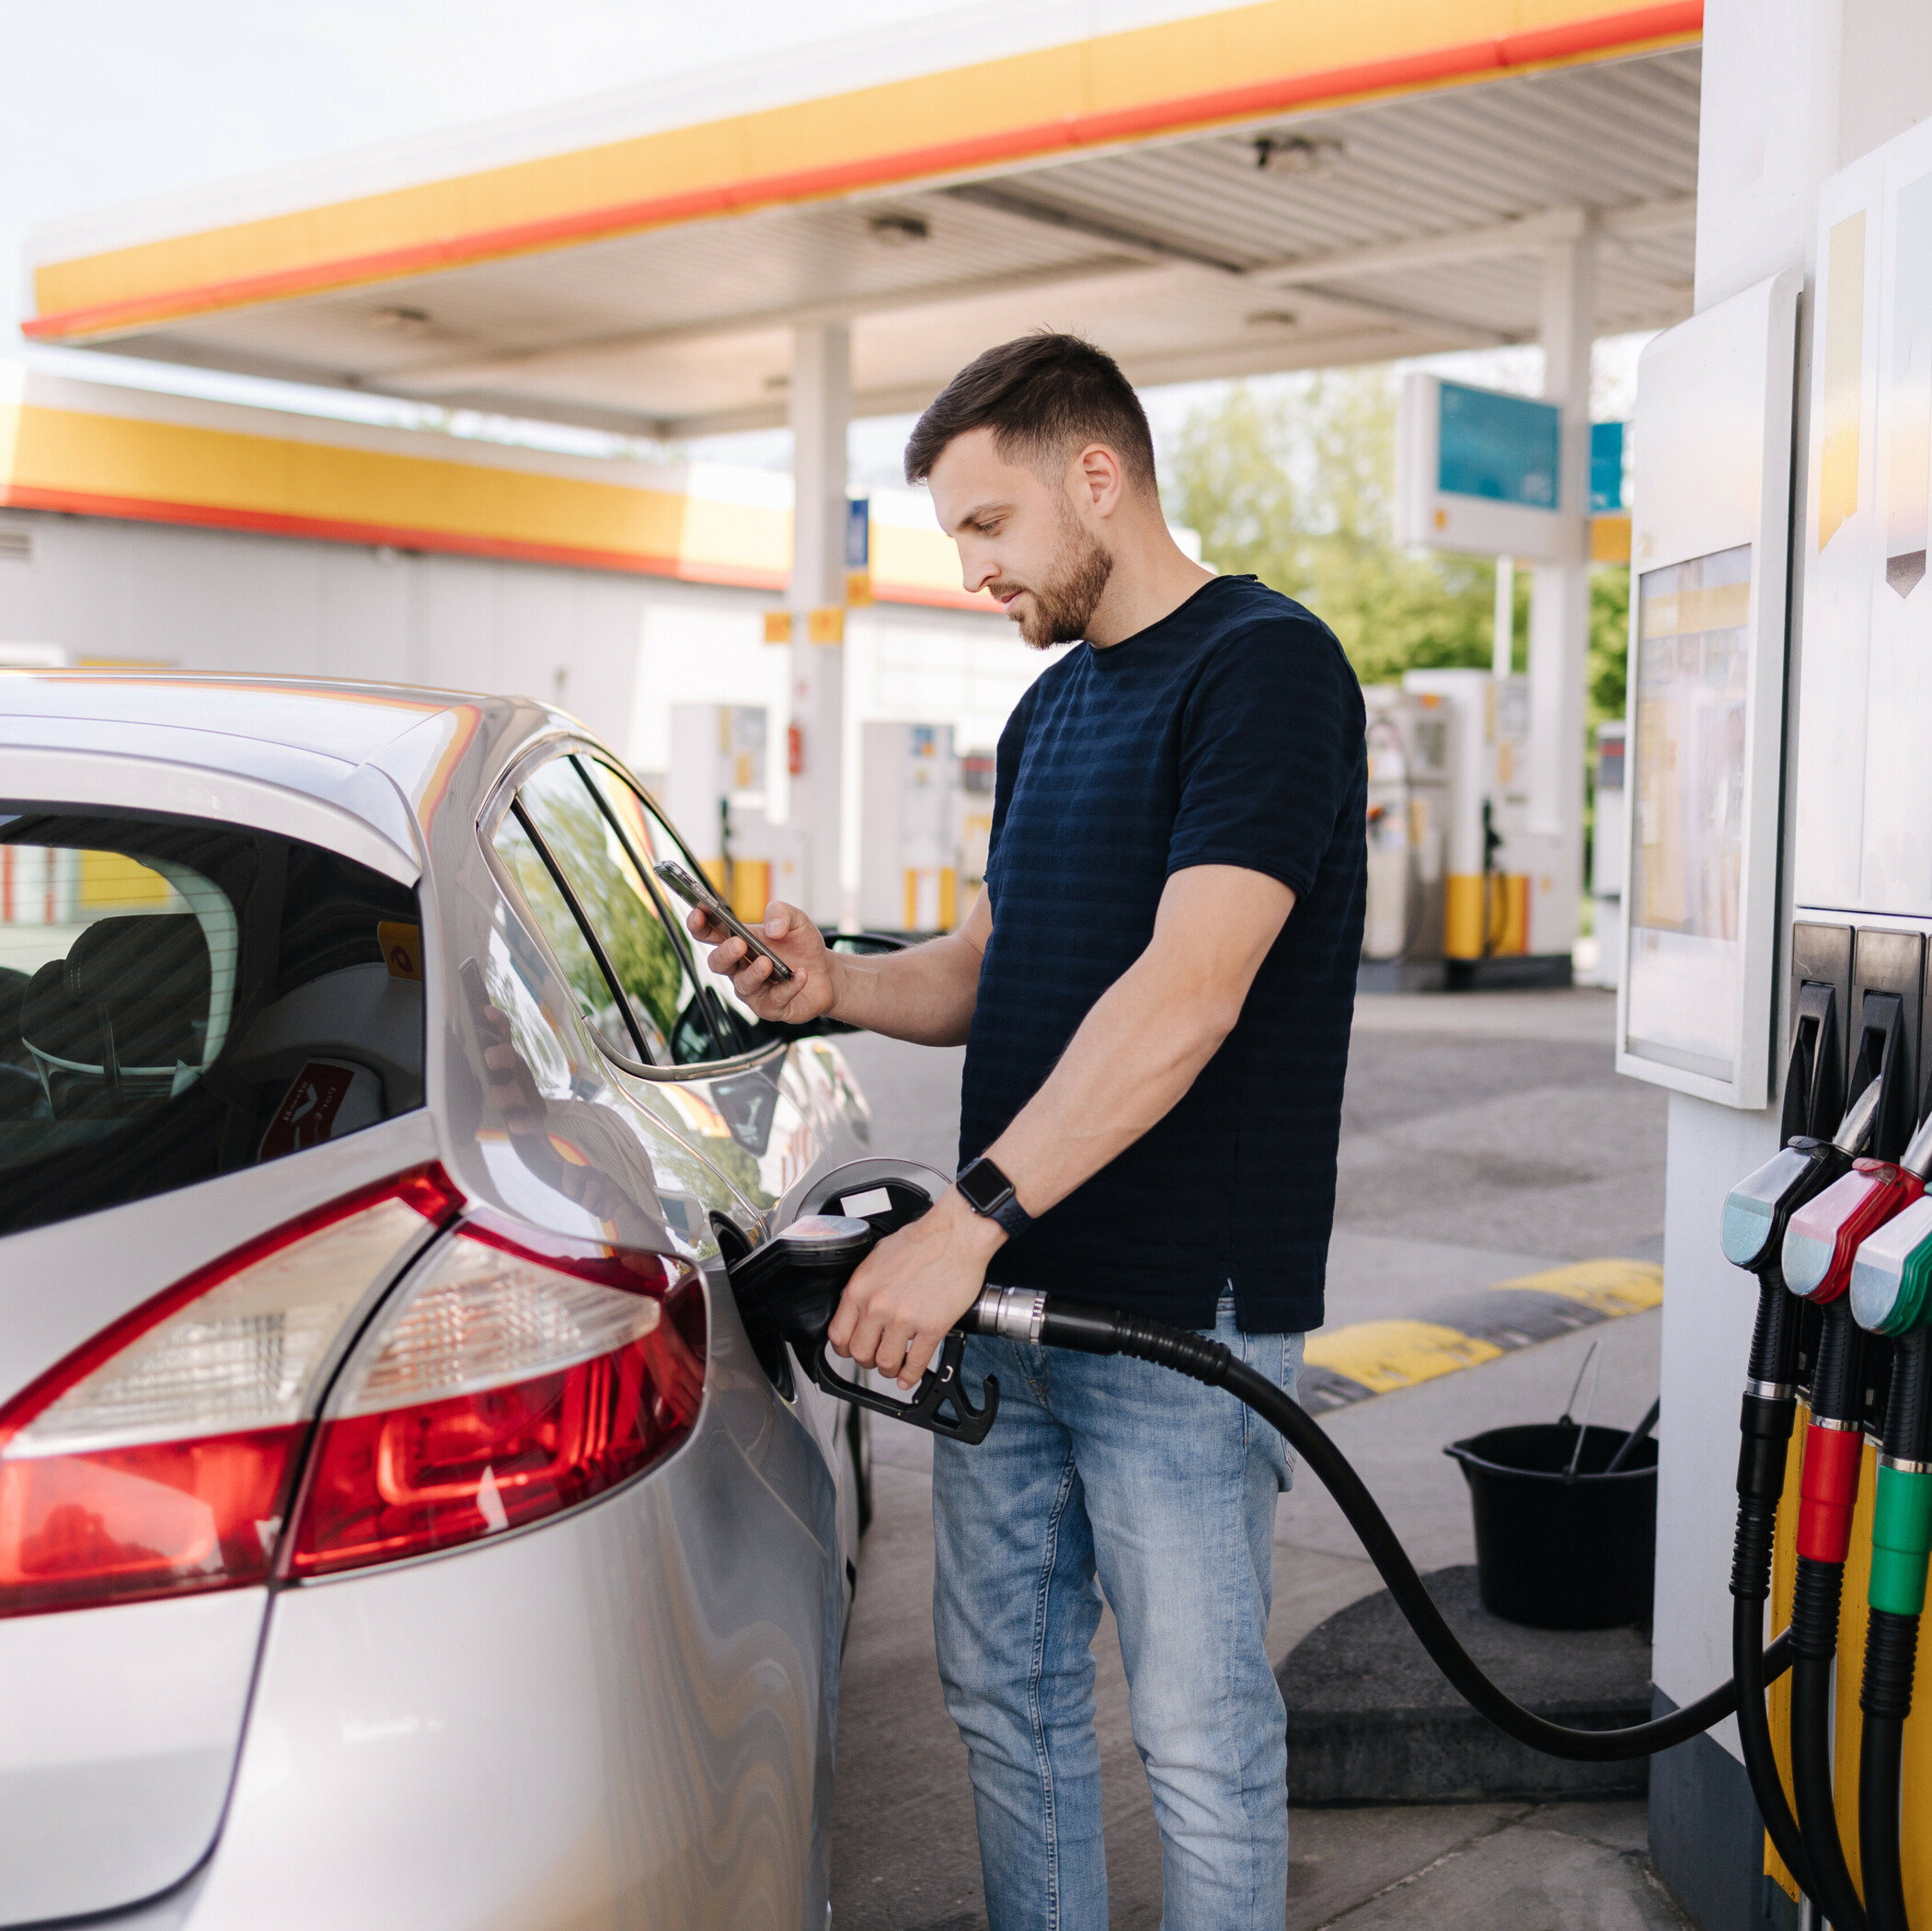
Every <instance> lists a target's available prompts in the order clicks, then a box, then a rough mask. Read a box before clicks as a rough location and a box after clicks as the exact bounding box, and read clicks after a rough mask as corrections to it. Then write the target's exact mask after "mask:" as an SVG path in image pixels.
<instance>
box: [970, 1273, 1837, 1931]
mask: <svg viewBox="0 0 1932 1931" xmlns="http://www.w3.org/2000/svg"><path fill="white" fill-rule="evenodd" d="M960 1327H961V1328H963V1329H964V1330H965V1331H966V1332H967V1333H968V1334H980V1335H987V1336H997V1337H1002V1338H1004V1339H1009V1340H1024V1341H1031V1342H1035V1343H1038V1344H1039V1345H1041V1346H1043V1347H1049V1348H1069V1349H1073V1350H1075V1351H1078V1352H1080V1353H1083V1354H1126V1355H1132V1356H1133V1357H1134V1358H1135V1359H1136V1360H1139V1361H1145V1362H1155V1363H1156V1364H1157V1365H1158V1366H1160V1367H1163V1368H1171V1369H1173V1370H1174V1371H1175V1372H1176V1373H1177V1374H1186V1375H1189V1376H1190V1377H1191V1378H1192V1379H1193V1380H1195V1381H1198V1382H1201V1383H1202V1384H1203V1385H1206V1386H1208V1387H1211V1388H1225V1389H1226V1390H1227V1391H1228V1392H1229V1393H1230V1394H1231V1395H1233V1396H1234V1397H1235V1398H1236V1400H1238V1401H1240V1402H1242V1403H1243V1404H1245V1405H1246V1406H1247V1407H1248V1408H1250V1409H1252V1410H1253V1411H1254V1413H1256V1414H1257V1415H1259V1417H1260V1418H1261V1419H1262V1420H1264V1421H1266V1422H1268V1423H1269V1424H1270V1425H1271V1427H1273V1428H1275V1429H1276V1430H1278V1431H1280V1432H1281V1434H1282V1437H1283V1438H1284V1439H1285V1440H1286V1441H1287V1443H1288V1445H1289V1446H1290V1447H1291V1448H1293V1449H1294V1451H1295V1453H1296V1454H1299V1455H1300V1456H1301V1458H1302V1459H1303V1460H1304V1461H1305V1463H1306V1464H1307V1465H1308V1466H1309V1467H1310V1468H1312V1469H1313V1470H1314V1471H1315V1473H1316V1475H1317V1477H1319V1478H1320V1480H1321V1482H1322V1484H1323V1486H1324V1487H1326V1488H1327V1489H1328V1493H1329V1494H1330V1495H1332V1496H1333V1497H1334V1498H1335V1500H1336V1501H1337V1502H1338V1503H1339V1504H1340V1508H1341V1512H1342V1513H1343V1514H1344V1515H1345V1516H1347V1517H1348V1520H1349V1526H1350V1527H1351V1528H1352V1529H1353V1530H1354V1531H1355V1533H1356V1534H1357V1535H1358V1536H1360V1537H1361V1539H1362V1545H1363V1547H1364V1548H1365V1549H1366V1550H1367V1551H1368V1555H1369V1559H1370V1560H1371V1561H1372V1562H1374V1565H1375V1568H1376V1569H1378V1570H1379V1571H1380V1572H1381V1576H1382V1580H1384V1581H1385V1582H1386V1584H1387V1585H1388V1592H1389V1594H1390V1595H1391V1596H1392V1597H1393V1598H1394V1599H1395V1603H1396V1606H1397V1608H1398V1609H1400V1610H1401V1612H1402V1614H1403V1615H1404V1617H1405V1618H1406V1619H1407V1620H1408V1623H1409V1627H1410V1628H1411V1629H1413V1630H1414V1631H1415V1633H1416V1636H1417V1638H1418V1639H1419V1640H1420V1643H1421V1645H1422V1647H1423V1649H1426V1650H1427V1651H1428V1652H1429V1656H1430V1660H1431V1661H1432V1662H1433V1663H1434V1664H1435V1666H1436V1667H1437V1669H1439V1670H1440V1671H1442V1672H1443V1675H1444V1676H1445V1677H1446V1678H1447V1679H1448V1680H1449V1683H1450V1684H1451V1685H1452V1686H1453V1687H1454V1688H1455V1691H1456V1693H1457V1695H1460V1696H1461V1697H1462V1698H1463V1700H1464V1701H1465V1702H1466V1703H1467V1704H1468V1705H1469V1706H1470V1707H1472V1708H1473V1709H1476V1710H1477V1711H1478V1712H1480V1714H1481V1715H1483V1716H1485V1717H1487V1718H1489V1721H1490V1722H1491V1723H1493V1724H1494V1725H1495V1726H1496V1727H1497V1729H1498V1730H1501V1731H1502V1732H1503V1734H1504V1735H1505V1736H1508V1737H1512V1738H1514V1739H1515V1741H1517V1742H1519V1743H1524V1744H1527V1745H1528V1746H1529V1748H1530V1749H1532V1750H1535V1751H1540V1752H1541V1753H1543V1754H1544V1755H1546V1756H1554V1757H1564V1758H1568V1759H1570V1761H1571V1762H1575V1763H1586V1764H1605V1763H1623V1762H1626V1761H1627V1760H1628V1759H1630V1758H1632V1757H1641V1756H1650V1755H1653V1754H1654V1753H1656V1752H1658V1751H1660V1750H1668V1749H1670V1748H1671V1747H1672V1746H1673V1744H1677V1743H1685V1742H1688V1741H1690V1739H1691V1738H1693V1737H1695V1736H1699V1735H1701V1734H1702V1733H1703V1732H1704V1731H1705V1730H1708V1729H1709V1728H1710V1727H1711V1725H1712V1724H1714V1723H1718V1722H1721V1721H1722V1720H1723V1718H1726V1717H1728V1716H1730V1715H1731V1712H1732V1711H1733V1710H1734V1709H1735V1708H1736V1707H1737V1695H1736V1685H1735V1683H1734V1682H1732V1683H1727V1684H1722V1685H1720V1686H1719V1688H1717V1689H1715V1690H1712V1691H1711V1692H1710V1694H1709V1695H1706V1696H1700V1697H1699V1698H1698V1699H1697V1701H1696V1702H1695V1703H1691V1704H1686V1705H1685V1707H1683V1708H1682V1709H1679V1710H1673V1712H1672V1713H1671V1714H1670V1715H1669V1716H1668V1717H1660V1718H1656V1719H1655V1720H1654V1721H1652V1722H1650V1723H1639V1724H1636V1725H1634V1726H1632V1727H1631V1728H1629V1729H1627V1730H1572V1729H1570V1727H1569V1726H1568V1725H1566V1724H1561V1723H1552V1722H1551V1721H1550V1720H1549V1719H1548V1718H1547V1717H1539V1716H1537V1715H1536V1713H1535V1711H1534V1710H1527V1709H1524V1707H1523V1706H1522V1705H1521V1704H1520V1703H1518V1702H1517V1701H1516V1700H1515V1699H1514V1698H1513V1697H1512V1696H1510V1695H1506V1694H1505V1693H1504V1692H1503V1691H1502V1690H1501V1689H1499V1688H1498V1687H1497V1685H1496V1684H1493V1683H1491V1682H1490V1681H1489V1678H1488V1677H1487V1676H1486V1675H1484V1674H1483V1672H1482V1671H1481V1670H1480V1669H1479V1668H1478V1666H1477V1664H1476V1661H1475V1660H1474V1659H1473V1658H1472V1657H1471V1656H1470V1655H1469V1652H1468V1651H1467V1650H1466V1649H1464V1648H1463V1646H1462V1644H1461V1643H1460V1642H1459V1641H1458V1640H1457V1638H1456V1635H1455V1631H1454V1630H1453V1629H1451V1628H1450V1626H1449V1625H1448V1624H1447V1623H1446V1622H1444V1621H1443V1613H1442V1611H1441V1610H1439V1609H1438V1608H1437V1607H1436V1605H1435V1601H1434V1598H1433V1597H1432V1596H1431V1595H1430V1593H1429V1591H1428V1590H1427V1589H1426V1588H1425V1587H1424V1586H1423V1582H1422V1579H1421V1577H1420V1576H1419V1575H1418V1574H1417V1573H1416V1569H1415V1565H1414V1564H1413V1563H1412V1562H1410V1561H1409V1554H1408V1551H1407V1550H1405V1549H1404V1548H1403V1546H1402V1545H1401V1543H1400V1542H1398V1541H1397V1539H1396V1532H1395V1531H1394V1530H1393V1529H1392V1528H1391V1527H1390V1526H1389V1523H1388V1518H1387V1517H1386V1516H1385V1515H1384V1514H1383V1512H1382V1511H1381V1509H1380V1508H1379V1507H1378V1506H1377V1504H1376V1501H1375V1499H1374V1496H1373V1495H1371V1494H1370V1493H1369V1491H1368V1489H1367V1488H1366V1487H1365V1486H1364V1485H1363V1480H1362V1477H1360V1476H1359V1475H1357V1474H1356V1473H1355V1471H1354V1469H1353V1468H1352V1467H1351V1465H1350V1464H1349V1461H1348V1458H1347V1457H1346V1456H1345V1455H1344V1454H1342V1452H1341V1450H1340V1449H1339V1448H1338V1447H1337V1446H1336V1445H1335V1443H1333V1442H1331V1441H1330V1440H1329V1439H1328V1434H1327V1432H1326V1431H1324V1430H1323V1429H1322V1428H1321V1427H1320V1425H1319V1424H1318V1423H1317V1421H1316V1420H1315V1419H1314V1417H1313V1416H1311V1415H1310V1414H1309V1413H1308V1411H1307V1410H1306V1409H1305V1408H1303V1407H1302V1405H1301V1404H1300V1402H1298V1401H1296V1400H1295V1399H1294V1397H1293V1396H1291V1395H1288V1394H1286V1393H1285V1392H1283V1390H1282V1389H1281V1388H1278V1387H1277V1386H1276V1385H1274V1383H1273V1382H1271V1381H1270V1380H1269V1379H1268V1377H1267V1376H1266V1375H1265V1374H1259V1372H1258V1371H1257V1370H1255V1369H1253V1368H1250V1367H1249V1366H1248V1364H1247V1363H1246V1362H1242V1361H1239V1360H1237V1359H1236V1356H1235V1355H1234V1354H1233V1353H1232V1352H1231V1351H1229V1350H1228V1349H1227V1348H1225V1346H1223V1345H1222V1343H1221V1342H1219V1341H1216V1340H1211V1339H1207V1338H1206V1337H1204V1336H1202V1335H1198V1334H1193V1333H1190V1332H1189V1331H1188V1330H1187V1329H1186V1328H1169V1327H1167V1325H1166V1324H1165V1323H1163V1322H1159V1321H1148V1320H1144V1319H1142V1318H1141V1317H1140V1316H1137V1315H1126V1314H1121V1313H1117V1312H1115V1311H1113V1310H1110V1309H1108V1308H1103V1307H1096V1306H1092V1305H1087V1304H1084V1303H1081V1302H1076V1301H1063V1300H1059V1299H1057V1298H1055V1297H1052V1296H1050V1295H1047V1294H1040V1293H1031V1292H1028V1291H1023V1290H1018V1289H1013V1288H988V1289H986V1291H985V1292H984V1293H982V1294H981V1296H980V1298H979V1300H978V1301H977V1302H976V1303H975V1304H974V1305H973V1306H972V1308H971V1309H970V1310H969V1311H968V1313H967V1316H966V1318H965V1319H964V1320H963V1321H962V1322H961V1323H960ZM1787 1661H1788V1638H1786V1637H1783V1636H1780V1637H1779V1638H1777V1641H1776V1642H1774V1643H1773V1644H1772V1645H1771V1646H1770V1648H1769V1649H1766V1650H1765V1652H1764V1655H1763V1658H1762V1663H1763V1672H1764V1681H1765V1682H1772V1681H1775V1680H1776V1679H1777V1677H1778V1676H1779V1675H1781V1674H1782V1673H1783V1672H1784V1669H1785V1666H1786V1663H1787ZM1845 1931H1851V1927H1849V1926H1846V1927H1845Z"/></svg>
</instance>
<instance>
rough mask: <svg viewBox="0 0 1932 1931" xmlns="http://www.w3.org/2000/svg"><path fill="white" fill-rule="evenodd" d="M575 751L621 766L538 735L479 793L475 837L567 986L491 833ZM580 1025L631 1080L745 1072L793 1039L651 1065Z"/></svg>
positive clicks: (599, 752) (596, 747) (586, 747)
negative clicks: (542, 773)
mask: <svg viewBox="0 0 1932 1931" xmlns="http://www.w3.org/2000/svg"><path fill="white" fill-rule="evenodd" d="M580 751H581V752H582V753H585V754H586V755H588V756H592V757H595V758H598V759H600V760H602V761H603V762H604V763H606V764H609V765H610V766H611V768H612V769H613V770H615V771H619V772H621V771H623V769H624V766H623V764H621V763H619V761H618V760H617V759H616V758H615V756H614V755H613V754H612V753H611V752H610V751H609V750H608V749H607V748H606V747H605V746H604V745H602V744H599V743H598V742H596V741H595V740H594V739H591V738H584V737H580V736H578V735H576V734H575V733H568V732H558V734H556V735H555V736H552V737H546V738H543V739H540V740H539V741H537V742H535V743H534V744H531V745H529V746H527V747H526V748H525V749H524V750H523V752H522V753H520V754H519V755H518V756H517V757H516V758H515V759H514V760H512V763H511V764H509V766H508V767H507V768H506V769H505V770H504V772H503V773H502V775H501V776H500V777H499V778H498V779H497V781H496V783H495V784H493V785H492V786H490V787H489V790H488V791H487V792H486V793H485V794H484V799H483V802H482V804H481V805H480V806H479V807H478V808H477V816H476V821H475V822H476V830H477V843H478V844H479V845H481V847H482V850H483V859H484V863H485V864H486V865H487V866H488V867H489V873H490V876H491V877H492V878H493V879H495V880H496V883H497V889H498V890H499V891H501V892H502V893H503V894H504V896H505V898H506V899H507V900H508V901H509V902H510V903H511V904H512V906H514V907H516V908H519V909H520V911H521V914H522V916H523V924H524V925H525V927H526V929H527V930H528V932H529V935H530V937H532V938H534V939H535V941H536V943H537V945H538V946H539V947H540V948H542V950H543V954H544V957H545V958H546V960H548V961H549V964H550V969H551V971H553V972H555V973H556V975H557V978H558V983H559V984H561V985H566V986H567V985H569V983H570V982H569V976H568V975H567V974H566V973H565V971H564V970H563V967H562V965H561V964H560V963H559V962H558V958H557V954H556V953H555V952H554V951H553V950H552V949H551V947H550V941H549V940H548V939H547V938H546V937H545V936H544V931H543V927H542V925H541V924H540V923H539V922H538V920H537V919H536V917H535V914H533V913H532V912H531V911H530V909H529V905H528V902H527V901H526V900H525V899H524V897H523V891H522V889H521V888H520V887H519V886H518V884H517V882H516V880H515V879H514V878H513V877H512V876H511V873H510V869H509V868H508V867H507V866H506V865H505V864H504V863H503V861H502V858H501V857H500V856H499V854H498V852H497V848H496V833H497V830H498V828H499V827H500V825H501V824H502V822H503V820H504V819H505V818H507V817H509V816H510V814H511V813H512V810H515V809H516V806H517V793H518V791H519V789H520V788H521V787H522V786H523V783H524V781H525V780H526V779H527V778H529V777H530V776H532V775H533V774H534V773H535V772H536V771H538V770H540V769H541V768H542V767H543V766H544V765H546V764H550V763H552V762H553V761H554V760H555V759H557V758H559V757H569V756H572V755H574V754H575V753H578V752H580ZM579 776H580V779H581V777H582V774H581V773H580V774H579ZM626 782H627V783H629V784H631V787H632V788H633V789H634V790H635V791H636V792H637V793H638V797H640V798H641V799H644V800H645V802H646V803H647V804H650V807H651V809H652V810H657V803H656V800H655V799H652V798H651V796H650V792H648V791H647V790H645V788H644V787H643V786H642V785H639V784H637V783H636V782H635V780H632V779H629V778H627V780H626ZM590 788H591V789H592V791H593V792H594V790H595V788H596V787H594V786H592V787H590ZM519 815H520V819H521V822H523V825H524V829H525V831H526V833H529V834H530V835H532V836H533V837H534V838H535V842H536V845H537V849H538V851H539V853H540V854H542V855H543V856H544V857H545V861H546V869H548V868H550V867H551V865H552V864H553V863H554V861H553V860H551V859H550V857H549V848H548V847H547V846H546V845H544V843H543V842H542V839H541V838H540V837H538V836H536V834H535V832H534V830H533V828H532V827H531V826H530V824H529V822H528V820H527V818H526V817H523V816H522V814H519ZM658 816H659V817H660V818H661V819H662V820H663V822H664V824H665V827H666V828H667V829H671V821H670V820H669V819H668V818H665V817H664V814H663V812H662V811H661V810H659V811H658ZM672 836H673V838H677V833H676V832H675V831H674V830H672ZM677 844H678V849H679V850H680V851H685V850H686V847H685V845H684V840H683V839H682V838H677ZM686 856H688V852H686ZM551 876H552V878H553V879H554V878H555V877H556V873H555V871H554V870H552V872H551ZM566 902H567V903H568V904H569V906H570V908H571V914H572V916H573V917H575V918H576V920H577V922H578V925H579V928H580V929H581V930H583V932H584V934H585V937H586V938H587V939H590V940H591V943H592V947H593V948H594V956H596V957H597V958H598V959H599V960H600V962H601V961H602V958H603V947H602V945H601V943H600V942H598V941H596V940H594V939H591V936H590V932H589V928H588V926H587V925H586V923H585V921H584V917H583V913H582V910H581V907H580V906H578V904H577V902H576V895H575V894H574V893H569V894H568V896H567V899H566ZM600 970H602V971H604V976H605V978H606V979H607V980H609V981H610V984H611V990H612V991H613V992H614V993H617V992H618V987H617V983H616V980H615V976H614V975H613V974H612V973H611V971H610V969H609V967H608V966H607V965H603V964H601V963H600ZM618 997H619V1003H620V1004H623V998H622V994H621V993H619V994H618ZM624 1014H625V1024H626V1027H627V1029H629V1028H630V1027H631V1023H632V1022H631V1013H630V1008H629V1006H627V1005H626V1006H624ZM584 1031H585V1032H586V1033H588V1034H589V1035H590V1038H591V1040H592V1043H593V1044H594V1045H595V1046H596V1048H597V1050H598V1052H600V1053H601V1054H602V1055H603V1056H604V1058H605V1059H607V1060H608V1061H610V1063H611V1064H612V1065H614V1066H615V1067H617V1068H618V1069H619V1070H620V1071H621V1072H624V1073H627V1074H629V1075H630V1076H631V1077H632V1078H633V1079H643V1080H650V1081H651V1082H653V1083H656V1084H659V1085H662V1084H664V1083H667V1082H675V1081H678V1080H687V1079H715V1078H718V1077H719V1076H720V1075H724V1074H728V1073H743V1072H748V1071H750V1070H751V1069H752V1068H753V1067H758V1066H763V1065H765V1064H766V1063H769V1062H770V1061H772V1060H775V1059H779V1058H782V1057H783V1056H784V1055H785V1054H786V1053H787V1052H789V1051H790V1050H791V1048H792V1045H793V1043H794V1042H793V1041H792V1040H788V1039H778V1040H770V1041H768V1042H767V1043H766V1044H765V1045H762V1046H753V1047H752V1048H751V1049H750V1050H749V1051H748V1052H740V1053H734V1054H733V1055H732V1056H731V1057H730V1058H729V1059H719V1060H698V1061H696V1062H694V1063H690V1064H687V1065H674V1066H657V1065H653V1064H652V1063H650V1061H649V1060H628V1059H626V1058H625V1057H624V1055H623V1054H622V1053H621V1052H615V1051H614V1050H613V1049H612V1048H611V1047H610V1045H609V1044H607V1043H606V1041H605V1040H604V1036H603V1034H602V1033H600V1032H599V1031H598V1030H597V1029H596V1028H595V1027H594V1026H590V1025H586V1026H585V1027H584ZM635 1037H636V1035H635V1032H633V1038H634V1039H635Z"/></svg>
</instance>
